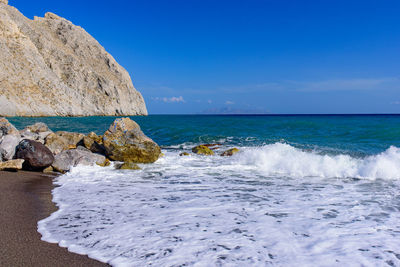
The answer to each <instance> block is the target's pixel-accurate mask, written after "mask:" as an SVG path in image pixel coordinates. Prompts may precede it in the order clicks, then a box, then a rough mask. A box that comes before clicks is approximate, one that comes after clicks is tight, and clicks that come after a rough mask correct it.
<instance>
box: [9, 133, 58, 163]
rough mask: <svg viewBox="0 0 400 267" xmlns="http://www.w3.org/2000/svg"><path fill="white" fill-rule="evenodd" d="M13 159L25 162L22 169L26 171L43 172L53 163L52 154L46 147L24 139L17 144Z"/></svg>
mask: <svg viewBox="0 0 400 267" xmlns="http://www.w3.org/2000/svg"><path fill="white" fill-rule="evenodd" d="M15 158H17V159H24V160H25V162H24V166H23V167H24V169H26V170H43V169H45V168H47V167H49V166H50V165H51V164H52V163H53V161H54V156H53V153H51V151H50V150H49V149H48V148H47V147H46V146H44V145H43V144H41V143H39V142H36V141H33V140H29V139H24V140H22V141H21V142H20V143H19V144H18V146H17V147H16V149H15Z"/></svg>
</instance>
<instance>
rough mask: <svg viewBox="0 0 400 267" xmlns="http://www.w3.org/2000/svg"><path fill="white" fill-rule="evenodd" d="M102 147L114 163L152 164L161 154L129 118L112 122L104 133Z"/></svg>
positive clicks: (155, 145)
mask: <svg viewBox="0 0 400 267" xmlns="http://www.w3.org/2000/svg"><path fill="white" fill-rule="evenodd" d="M103 145H104V147H105V149H106V155H107V156H108V157H109V158H110V159H112V160H116V161H124V162H134V163H152V162H155V161H156V160H157V159H158V158H159V156H160V153H161V149H160V147H159V146H158V145H157V144H156V143H155V142H154V141H153V140H151V139H150V138H149V137H147V136H146V135H145V134H144V133H143V132H142V131H141V129H140V126H139V125H138V124H137V123H136V122H134V121H133V120H131V119H129V118H119V119H116V120H115V121H114V123H113V124H112V125H111V126H110V128H109V129H108V130H107V131H106V132H105V133H104V136H103Z"/></svg>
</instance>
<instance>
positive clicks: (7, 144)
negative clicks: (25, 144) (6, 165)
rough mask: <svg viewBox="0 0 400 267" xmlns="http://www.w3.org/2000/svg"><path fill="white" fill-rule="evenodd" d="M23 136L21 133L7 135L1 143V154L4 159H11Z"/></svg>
mask: <svg viewBox="0 0 400 267" xmlns="http://www.w3.org/2000/svg"><path fill="white" fill-rule="evenodd" d="M20 141H21V138H20V136H19V135H12V134H9V135H6V136H4V137H3V139H2V140H1V143H0V149H1V156H2V158H3V159H4V160H10V159H12V158H13V157H14V155H15V148H16V147H17V146H18V144H19V142H20Z"/></svg>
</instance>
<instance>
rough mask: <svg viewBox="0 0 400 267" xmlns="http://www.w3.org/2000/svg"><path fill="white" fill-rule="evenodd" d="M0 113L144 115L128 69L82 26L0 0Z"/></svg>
mask: <svg viewBox="0 0 400 267" xmlns="http://www.w3.org/2000/svg"><path fill="white" fill-rule="evenodd" d="M0 115H2V116H91V115H147V110H146V106H145V103H144V100H143V97H142V95H141V94H140V93H139V92H138V91H136V89H135V88H134V87H133V84H132V81H131V78H130V76H129V74H128V72H127V71H126V70H125V69H124V68H122V67H121V66H120V65H119V64H118V63H117V62H116V61H115V60H114V58H113V57H112V56H111V55H110V54H108V53H107V52H106V51H105V49H104V48H103V47H102V46H101V45H100V44H99V43H98V42H97V41H96V40H95V39H94V38H93V37H92V36H90V35H89V34H88V33H87V32H86V31H85V30H84V29H82V28H81V27H79V26H75V25H73V24H72V23H71V22H70V21H68V20H66V19H64V18H61V17H59V16H57V15H55V14H52V13H46V14H45V16H44V18H39V17H35V18H34V20H30V19H28V18H26V17H25V16H24V15H22V14H21V13H20V12H19V11H18V10H17V9H16V8H14V7H12V6H9V5H8V1H7V0H0Z"/></svg>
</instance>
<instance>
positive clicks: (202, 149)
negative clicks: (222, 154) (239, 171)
mask: <svg viewBox="0 0 400 267" xmlns="http://www.w3.org/2000/svg"><path fill="white" fill-rule="evenodd" d="M192 152H193V153H195V154H198V155H206V156H211V155H214V151H212V150H211V149H210V148H208V147H207V146H204V145H199V146H196V147H194V148H192Z"/></svg>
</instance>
